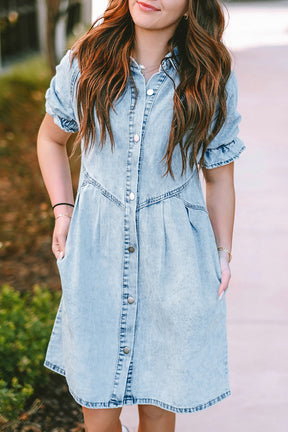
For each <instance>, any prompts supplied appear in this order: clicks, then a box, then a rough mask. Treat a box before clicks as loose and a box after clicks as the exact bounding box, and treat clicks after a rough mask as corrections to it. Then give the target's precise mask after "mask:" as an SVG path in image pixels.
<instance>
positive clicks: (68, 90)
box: [45, 50, 79, 132]
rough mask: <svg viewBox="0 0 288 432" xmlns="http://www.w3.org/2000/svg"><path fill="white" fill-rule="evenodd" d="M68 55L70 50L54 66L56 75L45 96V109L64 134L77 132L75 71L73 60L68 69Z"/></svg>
mask: <svg viewBox="0 0 288 432" xmlns="http://www.w3.org/2000/svg"><path fill="white" fill-rule="evenodd" d="M70 55H71V50H68V51H67V52H66V54H65V55H64V57H63V58H62V60H61V61H60V63H59V64H58V65H57V66H56V73H55V75H54V77H53V78H52V79H51V82H50V87H49V88H48V90H47V91H46V94H45V98H46V103H45V109H46V112H47V113H48V114H50V115H51V116H52V117H53V119H54V123H55V124H56V125H57V126H59V127H60V128H61V129H63V130H64V131H65V132H77V131H78V130H79V126H78V122H77V119H76V115H75V111H74V106H73V95H74V85H75V73H76V71H75V62H74V60H73V63H74V67H73V65H72V66H71V67H70Z"/></svg>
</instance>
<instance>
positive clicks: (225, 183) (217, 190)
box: [206, 164, 235, 251]
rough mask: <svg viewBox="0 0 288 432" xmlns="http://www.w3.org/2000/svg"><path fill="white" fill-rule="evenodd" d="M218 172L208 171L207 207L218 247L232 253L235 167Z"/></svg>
mask: <svg viewBox="0 0 288 432" xmlns="http://www.w3.org/2000/svg"><path fill="white" fill-rule="evenodd" d="M231 165H232V164H231ZM216 170H218V171H214V172H213V173H212V172H211V171H210V172H209V173H208V170H206V206H207V210H208V213H209V218H210V220H211V224H212V227H213V231H214V234H215V239H216V243H217V245H218V246H223V247H225V248H227V249H228V250H229V251H231V249H232V237H233V226H234V216H235V189H234V181H233V167H232V166H230V167H229V165H227V167H221V168H217V169H216Z"/></svg>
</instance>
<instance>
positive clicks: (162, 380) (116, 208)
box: [44, 48, 245, 413]
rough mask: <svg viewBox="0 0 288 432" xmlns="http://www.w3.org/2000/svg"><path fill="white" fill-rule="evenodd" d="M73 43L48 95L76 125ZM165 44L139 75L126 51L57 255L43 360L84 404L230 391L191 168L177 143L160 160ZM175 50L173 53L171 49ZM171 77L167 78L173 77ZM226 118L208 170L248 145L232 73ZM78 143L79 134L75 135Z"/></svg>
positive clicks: (177, 404) (57, 112) (187, 407)
mask: <svg viewBox="0 0 288 432" xmlns="http://www.w3.org/2000/svg"><path fill="white" fill-rule="evenodd" d="M70 54H71V52H70V51H68V52H67V53H66V54H65V56H64V57H63V59H62V60H61V62H60V64H59V66H58V67H57V71H56V74H55V76H54V77H53V78H52V81H51V84H50V88H49V89H48V90H47V93H46V111H47V112H48V113H49V114H50V115H51V116H53V118H54V121H55V123H56V124H57V125H58V126H60V128H62V129H63V130H65V131H67V132H69V131H72V132H75V131H77V130H78V129H79V120H78V118H77V108H76V95H77V80H78V78H79V75H80V71H79V65H78V60H77V58H74V60H73V63H72V67H71V68H70V66H69V65H70V63H69V62H70V60H69V56H70ZM171 54H172V53H171V52H170V53H169V54H168V55H167V56H166V58H165V60H164V61H163V63H162V66H160V68H159V71H158V72H157V73H155V74H154V75H153V76H152V77H151V78H150V79H149V81H148V83H147V84H145V79H144V76H143V75H142V73H141V69H140V66H139V65H138V64H137V62H136V61H135V60H134V59H133V58H132V57H131V71H132V74H133V77H134V80H135V84H136V87H137V90H138V100H137V103H136V105H135V106H134V103H135V91H134V89H133V86H132V83H131V81H129V82H128V84H127V87H126V90H125V93H124V94H123V95H122V97H121V98H120V99H119V100H118V101H117V102H116V104H115V112H114V111H111V124H112V129H113V133H114V137H115V147H114V151H113V153H112V152H111V146H110V141H109V139H108V138H107V143H106V145H105V146H104V147H103V149H102V150H101V148H100V147H98V146H97V144H98V139H99V124H98V123H97V119H96V127H97V133H96V145H95V146H94V148H93V150H92V151H90V152H89V153H88V154H87V155H85V154H84V152H83V151H82V161H81V171H80V178H79V185H78V190H77V195H76V198H75V208H74V212H73V217H72V220H71V224H70V228H69V233H68V237H67V243H66V252H65V256H64V258H63V259H62V260H60V259H58V260H57V265H58V268H59V273H60V277H61V284H62V298H61V302H60V305H59V309H58V313H57V316H56V319H55V323H54V327H53V331H52V334H51V338H50V341H49V346H48V349H47V353H46V359H45V363H44V364H45V366H46V367H47V368H49V369H52V370H53V371H56V372H58V373H60V374H62V375H64V376H65V377H66V379H67V383H68V385H69V389H70V392H71V394H72V396H73V397H74V398H75V400H76V401H77V402H78V403H79V404H80V405H82V406H84V407H88V408H113V407H119V406H123V405H132V404H152V405H156V406H159V407H161V408H164V409H166V410H169V411H172V412H178V413H189V412H194V411H198V410H202V409H205V408H208V407H209V406H211V405H214V404H216V403H217V402H219V401H221V400H222V399H224V398H226V397H227V396H229V395H230V394H231V390H230V386H229V368H228V352H227V335H226V300H225V296H223V298H222V300H220V301H219V300H218V289H219V285H220V280H221V269H220V262H219V258H218V252H217V247H216V242H215V237H214V233H213V229H212V225H211V223H210V219H209V216H208V212H207V208H206V205H205V201H204V197H203V194H202V189H201V184H200V181H199V178H198V176H197V174H196V171H193V172H192V171H191V169H187V171H186V173H185V174H184V175H183V176H182V177H181V176H180V174H181V169H182V162H181V154H180V150H179V148H178V147H177V148H175V151H174V154H173V162H172V168H173V172H174V175H175V180H173V179H172V177H171V176H170V175H168V176H167V177H162V174H163V173H164V162H160V161H161V159H162V157H163V155H164V153H165V150H166V147H167V143H168V137H169V131H170V125H171V120H172V112H173V93H174V87H173V82H172V80H171V78H173V79H174V81H175V84H176V85H177V84H178V83H179V75H178V73H177V62H176V61H175V59H173V57H172V55H171ZM175 54H176V55H177V54H178V50H177V48H175ZM169 76H170V77H171V78H169ZM227 104H228V118H227V121H226V123H225V124H224V126H223V127H222V129H221V131H220V132H219V133H218V135H217V136H216V137H215V139H214V140H213V141H212V142H211V144H210V145H209V148H208V149H207V151H206V154H205V166H206V168H214V167H218V166H221V165H225V164H228V163H231V162H232V161H233V160H235V159H236V158H238V157H239V155H240V153H241V152H242V151H243V150H244V148H245V146H244V144H243V142H242V141H241V140H240V139H239V138H238V137H237V134H238V124H239V122H240V119H241V116H240V114H239V113H238V112H237V108H236V105H237V82H236V78H235V74H234V72H232V73H231V76H230V78H229V81H228V84H227ZM82 150H83V143H82Z"/></svg>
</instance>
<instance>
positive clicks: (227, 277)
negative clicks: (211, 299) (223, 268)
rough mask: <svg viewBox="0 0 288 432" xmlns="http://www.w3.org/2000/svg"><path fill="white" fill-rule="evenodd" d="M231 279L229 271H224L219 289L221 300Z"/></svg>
mask: <svg viewBox="0 0 288 432" xmlns="http://www.w3.org/2000/svg"><path fill="white" fill-rule="evenodd" d="M229 280H230V275H228V274H227V273H223V274H222V279H221V284H220V287H219V291H218V294H219V300H221V299H222V297H223V295H224V293H225V291H226V289H227V288H228V283H229Z"/></svg>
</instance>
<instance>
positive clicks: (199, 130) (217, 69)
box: [72, 0, 231, 179]
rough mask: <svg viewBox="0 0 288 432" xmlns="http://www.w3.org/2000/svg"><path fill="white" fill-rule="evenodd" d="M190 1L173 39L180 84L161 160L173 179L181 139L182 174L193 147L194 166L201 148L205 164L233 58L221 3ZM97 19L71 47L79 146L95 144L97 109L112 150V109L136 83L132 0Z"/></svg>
mask: <svg viewBox="0 0 288 432" xmlns="http://www.w3.org/2000/svg"><path fill="white" fill-rule="evenodd" d="M188 3H189V5H188V12H187V13H188V19H187V20H186V19H184V17H183V18H182V19H181V21H180V22H179V24H178V27H177V29H176V31H175V33H174V35H173V37H172V38H171V39H170V40H169V42H168V45H169V48H170V50H171V51H172V50H173V48H174V47H175V46H177V47H178V51H179V58H180V61H179V63H178V64H179V66H178V73H179V77H180V84H179V85H178V87H177V88H175V93H174V108H173V119H172V124H171V130H170V134H169V141H168V145H167V149H166V153H165V155H164V157H163V159H162V160H164V159H166V162H165V163H166V166H167V169H166V171H165V173H164V175H167V174H168V172H170V174H171V176H172V178H173V179H174V175H173V172H172V168H171V164H172V153H173V150H174V148H175V147H176V146H177V145H178V144H179V145H180V149H181V154H182V174H183V171H184V170H185V169H186V165H187V153H188V150H189V148H190V147H191V150H192V151H191V154H190V157H189V165H190V167H191V169H193V167H194V165H195V166H196V168H197V171H199V166H198V164H197V159H196V158H197V154H198V152H199V151H201V148H202V153H201V159H200V161H199V165H200V166H201V165H202V164H203V162H204V153H205V150H206V149H207V146H208V145H209V143H210V142H211V140H212V139H213V138H214V137H215V135H216V134H217V133H218V132H219V130H220V129H221V127H222V125H223V123H224V121H225V119H226V116H227V107H226V91H225V85H226V83H227V81H228V78H229V75H230V72H231V58H230V55H229V52H228V50H227V49H226V47H225V46H224V45H223V43H222V41H221V39H222V34H223V31H224V26H225V21H224V15H223V12H222V9H221V6H220V4H219V2H218V1H217V0H205V1H204V0H188ZM96 23H97V21H96V22H95V23H94V24H93V25H92V26H91V28H90V29H89V30H88V32H87V33H86V34H85V35H84V36H83V37H82V38H80V39H79V40H78V41H77V42H76V43H75V44H74V46H73V47H72V52H73V56H72V59H73V58H74V56H76V55H77V56H78V61H79V64H80V72H81V74H80V78H79V81H78V100H77V108H78V116H79V121H80V130H79V132H78V137H77V138H78V139H77V140H76V142H75V146H77V143H79V141H80V140H81V139H82V138H84V149H85V151H87V150H88V149H90V148H91V146H93V145H94V141H95V134H96V132H95V121H94V110H95V109H96V115H97V118H98V121H99V125H100V131H101V135H100V141H99V145H101V146H102V147H103V144H104V143H105V140H106V136H107V132H108V134H109V137H110V141H111V150H112V151H113V146H114V139H113V133H112V128H111V123H110V117H109V111H110V109H111V108H112V109H114V108H113V106H114V103H115V102H116V100H117V99H118V98H119V97H120V96H121V95H122V94H123V92H124V90H125V87H126V84H127V82H128V79H129V78H130V79H131V80H132V84H133V86H134V88H135V83H134V80H133V76H132V73H131V70H130V55H131V53H132V49H133V44H134V23H133V20H132V17H131V15H130V12H129V7H128V0H110V2H109V5H108V7H107V9H106V11H105V13H104V15H103V17H102V18H101V21H100V23H97V25H95V24H96ZM135 90H136V88H135ZM136 97H137V91H136ZM214 116H215V123H214V127H213V129H212V127H211V125H212V120H213V119H214ZM185 134H187V135H186V137H185V140H184V135H185ZM75 146H74V147H75ZM182 174H181V175H182Z"/></svg>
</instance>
